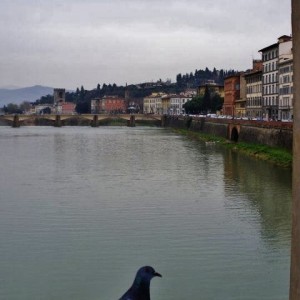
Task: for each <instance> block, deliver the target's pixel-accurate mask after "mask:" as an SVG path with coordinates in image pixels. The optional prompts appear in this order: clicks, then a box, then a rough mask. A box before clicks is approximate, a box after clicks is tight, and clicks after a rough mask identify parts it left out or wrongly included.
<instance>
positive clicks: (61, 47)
mask: <svg viewBox="0 0 300 300" xmlns="http://www.w3.org/2000/svg"><path fill="white" fill-rule="evenodd" d="M282 34H290V1H289V0H260V1H258V0H252V1H249V0H237V1H231V0H230V1H229V0H215V1H211V0H209V1H208V0H182V1H177V0H166V1H158V0H152V1H148V0H122V1H121V0H110V1H108V0H98V1H96V0H93V1H92V0H87V1H79V0H75V1H74V0H72V1H71V0H65V1H58V0H53V1H50V0H49V1H48V0H39V1H37V0H36V1H33V0H27V1H25V0H23V1H21V0H14V1H11V0H10V1H8V0H2V1H1V2H0V38H1V41H2V47H1V48H0V54H1V57H0V66H5V68H4V69H5V73H6V74H7V76H5V77H4V76H1V81H0V86H1V85H7V84H17V85H28V84H35V83H40V84H45V85H54V84H55V85H59V86H61V85H67V87H68V88H74V86H76V85H77V86H78V85H81V84H83V83H86V85H87V86H91V87H92V86H95V84H96V83H97V82H100V83H101V82H110V81H111V82H113V81H114V82H116V83H121V84H124V83H125V82H139V81H142V80H146V79H147V78H148V79H157V78H158V77H159V78H166V77H172V78H175V76H176V72H177V73H178V72H185V71H186V72H190V71H193V70H194V69H196V68H198V69H199V68H204V67H206V66H209V67H213V66H215V67H217V68H223V67H226V68H229V67H230V68H234V69H243V68H248V67H249V65H250V63H251V57H252V55H254V56H256V55H258V53H257V50H259V49H260V48H262V47H264V46H266V45H268V44H269V43H273V42H275V41H276V39H277V37H278V36H280V35H282ZM253 53H254V54H253ZM233 54H234V55H233ZM249 56H251V57H249ZM20 65H21V66H22V70H25V69H30V71H31V72H30V74H31V75H30V76H23V77H22V76H21V75H20V73H21V74H23V71H22V72H19V73H17V71H16V70H17V68H18V66H20ZM29 66H31V68H30V67H29ZM58 70H59V72H58ZM79 70H80V71H79ZM116 70H118V71H117V72H116ZM24 74H26V71H24ZM27 74H28V73H27ZM80 74H81V76H82V77H81V78H80ZM160 74H161V75H160ZM22 78H23V79H22ZM14 81H15V82H14ZM37 81H39V82H37ZM59 82H62V84H58V83H59Z"/></svg>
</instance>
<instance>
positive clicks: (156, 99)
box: [143, 93, 165, 115]
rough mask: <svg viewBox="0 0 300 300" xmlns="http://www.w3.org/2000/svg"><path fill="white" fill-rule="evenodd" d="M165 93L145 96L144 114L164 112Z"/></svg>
mask: <svg viewBox="0 0 300 300" xmlns="http://www.w3.org/2000/svg"><path fill="white" fill-rule="evenodd" d="M164 95H165V94H164V93H152V94H151V95H150V96H147V97H145V98H144V103H143V106H144V114H157V115H160V114H162V113H163V108H162V97H163V96H164Z"/></svg>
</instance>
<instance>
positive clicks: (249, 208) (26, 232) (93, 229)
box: [0, 127, 291, 300]
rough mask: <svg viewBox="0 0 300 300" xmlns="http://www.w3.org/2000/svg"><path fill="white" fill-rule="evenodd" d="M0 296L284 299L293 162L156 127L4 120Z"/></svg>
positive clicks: (0, 138) (16, 299) (0, 132)
mask: <svg viewBox="0 0 300 300" xmlns="http://www.w3.org/2000/svg"><path fill="white" fill-rule="evenodd" d="M0 166H1V173H0V192H1V194H0V299H1V300H2V299H3V300H27V299H28V300H56V299H57V300H71V299H72V300H113V299H119V297H120V296H121V295H122V294H123V293H124V292H125V291H126V289H127V288H128V287H129V286H130V284H131V283H132V280H133V278H134V276H135V273H136V270H137V269H138V268H139V267H141V266H143V265H152V266H153V267H154V268H155V269H156V270H157V271H158V272H160V273H161V274H163V278H154V279H153V280H152V283H151V296H152V299H153V300H166V299H172V300H187V299H195V300H198V299H205V300H218V299H220V300H226V299H228V300H231V299H232V300H234V299H237V300H255V299H258V300H262V299H270V300H276V299H280V300H281V299H288V289H289V255H290V230H291V225H290V221H291V220H290V208H291V174H290V173H291V172H290V171H289V170H285V169H281V168H278V167H274V166H272V165H270V164H268V163H265V162H262V161H256V160H254V159H251V158H248V157H244V156H242V155H239V154H236V153H232V152H231V151H229V150H225V149H223V148H221V147H218V146H217V145H211V144H205V143H202V142H196V141H193V140H189V139H188V138H186V137H183V136H178V135H176V134H174V133H172V132H170V131H168V130H165V129H160V128H144V127H136V128H127V127H104V128H103V127H100V128H89V127H62V128H53V127H21V128H18V129H13V128H10V127H0Z"/></svg>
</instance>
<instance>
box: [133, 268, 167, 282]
mask: <svg viewBox="0 0 300 300" xmlns="http://www.w3.org/2000/svg"><path fill="white" fill-rule="evenodd" d="M153 277H162V276H161V275H160V274H159V273H157V272H155V270H154V269H153V268H152V267H150V266H145V267H142V268H140V269H139V270H138V271H137V273H136V277H135V281H136V283H137V284H141V283H144V284H145V283H150V281H151V279H152V278H153Z"/></svg>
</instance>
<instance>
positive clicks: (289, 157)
mask: <svg viewBox="0 0 300 300" xmlns="http://www.w3.org/2000/svg"><path fill="white" fill-rule="evenodd" d="M172 130H173V131H175V132H176V133H179V134H182V135H186V136H188V137H189V138H192V139H196V140H199V141H204V142H214V143H217V144H219V145H222V146H224V147H226V148H229V149H232V150H233V151H239V152H241V153H244V154H246V155H249V156H252V157H255V158H257V159H262V160H265V161H268V162H270V163H273V164H275V165H278V166H281V167H284V168H292V161H293V154H292V153H291V152H289V151H287V150H285V149H281V148H275V147H269V146H266V145H260V144H250V143H244V142H237V143H235V142H231V141H229V140H227V139H225V138H222V137H218V136H215V135H210V134H205V133H201V132H195V131H191V130H188V129H172Z"/></svg>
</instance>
